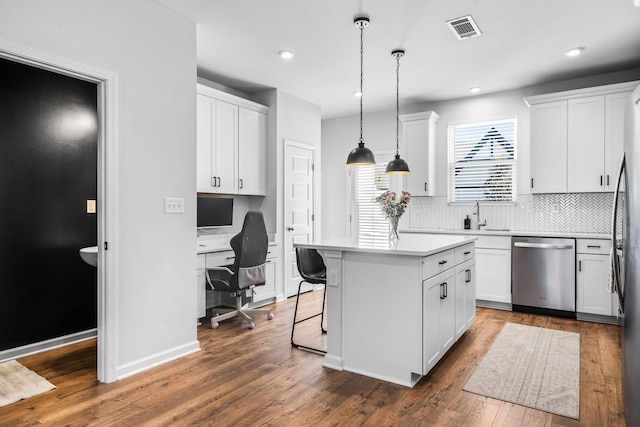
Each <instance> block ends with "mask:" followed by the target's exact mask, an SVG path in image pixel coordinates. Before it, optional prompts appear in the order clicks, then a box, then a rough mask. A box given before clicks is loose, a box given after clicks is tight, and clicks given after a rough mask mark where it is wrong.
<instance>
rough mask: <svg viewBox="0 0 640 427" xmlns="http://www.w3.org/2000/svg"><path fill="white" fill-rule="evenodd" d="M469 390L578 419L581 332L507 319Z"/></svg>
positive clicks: (468, 382)
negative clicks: (509, 321) (516, 322)
mask: <svg viewBox="0 0 640 427" xmlns="http://www.w3.org/2000/svg"><path fill="white" fill-rule="evenodd" d="M464 390H466V391H470V392H472V393H476V394H481V395H483V396H488V397H492V398H495V399H500V400H505V401H507V402H512V403H516V404H518V405H523V406H528V407H530V408H534V409H539V410H541V411H545V412H551V413H553V414H558V415H562V416H565V417H571V418H575V419H578V418H579V414H580V334H576V333H573V332H565V331H557V330H554V329H546V328H538V327H534V326H526V325H518V324H514V323H507V324H506V325H505V326H504V328H503V329H502V331H501V332H500V334H499V335H498V337H497V338H496V341H495V342H494V343H493V345H492V346H491V348H490V349H489V351H488V352H487V354H486V355H485V356H484V359H482V362H480V365H478V367H477V368H476V370H475V371H474V372H473V374H472V375H471V377H469V380H467V383H466V384H465V386H464Z"/></svg>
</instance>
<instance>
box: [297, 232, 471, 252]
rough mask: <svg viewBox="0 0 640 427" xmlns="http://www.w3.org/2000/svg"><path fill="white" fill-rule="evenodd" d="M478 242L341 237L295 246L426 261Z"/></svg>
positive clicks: (441, 236) (428, 237) (405, 236)
mask: <svg viewBox="0 0 640 427" xmlns="http://www.w3.org/2000/svg"><path fill="white" fill-rule="evenodd" d="M476 239H477V237H476V236H459V235H458V236H454V235H445V234H434V235H425V234H417V233H415V234H412V233H400V239H399V240H396V241H393V242H391V241H389V239H387V238H373V237H342V238H335V239H325V240H318V241H315V242H312V243H295V244H294V246H295V247H300V248H313V249H318V250H325V251H342V252H362V253H378V254H388V255H405V256H416V257H425V256H429V255H433V254H436V253H438V252H442V251H445V250H447V249H451V248H455V247H458V246H460V245H462V244H465V243H470V242H472V241H474V240H476Z"/></svg>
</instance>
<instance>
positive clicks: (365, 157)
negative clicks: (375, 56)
mask: <svg viewBox="0 0 640 427" xmlns="http://www.w3.org/2000/svg"><path fill="white" fill-rule="evenodd" d="M353 23H354V24H355V26H356V28H359V29H360V93H361V94H362V95H360V142H359V143H358V146H357V147H356V148H354V149H353V150H351V152H350V153H349V156H348V157H347V165H348V166H369V165H375V164H376V159H375V158H374V157H373V152H372V151H371V150H369V149H368V148H367V147H365V146H364V138H363V137H362V98H363V96H364V93H363V91H362V81H363V57H364V49H363V46H364V45H363V37H362V34H363V32H364V29H365V28H367V27H368V26H369V18H365V17H358V18H356V19H354V21H353Z"/></svg>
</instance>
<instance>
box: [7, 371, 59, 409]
mask: <svg viewBox="0 0 640 427" xmlns="http://www.w3.org/2000/svg"><path fill="white" fill-rule="evenodd" d="M54 388H56V387H55V386H54V385H53V384H51V383H50V382H49V381H47V380H46V379H44V378H42V377H41V376H40V375H38V374H36V373H35V372H33V371H31V370H29V369H27V368H25V367H24V366H22V365H21V364H20V363H19V362H16V361H15V360H10V361H8V362H4V363H0V407H2V406H6V405H9V404H11V403H14V402H17V401H18V400H21V399H26V398H27V397H32V396H35V395H37V394H40V393H44V392H45V391H49V390H52V389H54Z"/></svg>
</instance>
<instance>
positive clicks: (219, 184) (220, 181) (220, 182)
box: [218, 177, 222, 187]
mask: <svg viewBox="0 0 640 427" xmlns="http://www.w3.org/2000/svg"><path fill="white" fill-rule="evenodd" d="M218 187H222V178H220V177H218Z"/></svg>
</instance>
